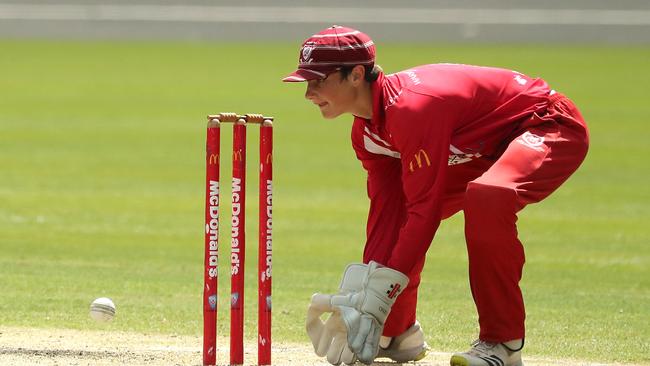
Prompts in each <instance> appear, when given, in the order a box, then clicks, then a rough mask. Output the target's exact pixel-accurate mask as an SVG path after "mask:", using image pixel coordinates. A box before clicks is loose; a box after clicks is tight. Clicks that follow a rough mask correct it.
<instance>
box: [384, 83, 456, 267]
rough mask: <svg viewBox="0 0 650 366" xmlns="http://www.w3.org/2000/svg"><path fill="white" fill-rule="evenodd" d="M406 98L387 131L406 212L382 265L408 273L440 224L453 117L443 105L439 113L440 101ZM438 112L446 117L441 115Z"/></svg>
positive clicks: (447, 107)
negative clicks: (398, 169) (396, 153)
mask: <svg viewBox="0 0 650 366" xmlns="http://www.w3.org/2000/svg"><path fill="white" fill-rule="evenodd" d="M405 97H407V96H406V95H403V96H402V98H405ZM407 98H408V105H406V106H404V107H400V108H396V109H395V110H394V111H392V114H393V117H392V118H391V119H390V120H391V122H390V123H389V124H388V126H387V127H388V130H389V133H390V134H391V135H392V139H393V143H394V146H395V148H396V149H397V150H398V151H399V152H400V154H401V181H402V187H403V192H404V195H405V199H406V210H407V216H406V223H405V225H404V226H403V227H402V228H401V229H400V231H399V236H398V239H397V242H396V244H395V245H394V247H393V250H392V253H391V255H390V259H389V261H388V263H387V265H388V266H389V267H391V268H394V269H396V270H398V271H400V272H403V273H409V272H410V270H411V268H412V267H413V266H414V265H415V263H416V262H418V261H419V260H420V259H421V258H422V257H424V256H425V255H426V252H427V250H428V249H429V246H430V245H431V241H432V240H433V236H434V234H435V232H436V230H437V229H438V226H439V225H440V220H441V202H440V199H441V197H442V192H444V187H443V184H444V180H445V176H444V175H445V172H446V170H447V160H448V156H449V143H450V135H451V126H452V120H453V119H454V118H455V116H454V115H453V113H449V112H450V108H449V106H448V105H447V106H445V108H442V107H443V105H442V104H443V102H442V101H441V100H440V99H437V98H435V97H431V96H426V95H420V94H415V93H413V94H410V95H408V97H407ZM442 110H445V111H448V112H447V113H448V114H443V113H441V112H440V111H442Z"/></svg>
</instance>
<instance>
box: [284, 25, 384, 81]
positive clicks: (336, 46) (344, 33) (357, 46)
mask: <svg viewBox="0 0 650 366" xmlns="http://www.w3.org/2000/svg"><path fill="white" fill-rule="evenodd" d="M374 64H375V44H374V43H373V42H372V39H370V37H368V35H367V34H365V33H363V32H360V31H358V30H356V29H352V28H347V27H341V26H338V25H333V26H331V27H329V28H327V29H324V30H322V31H320V32H318V33H316V34H314V35H313V36H311V37H309V38H307V40H305V42H304V43H303V44H302V47H300V55H299V58H298V70H296V71H294V72H292V73H291V74H289V75H288V76H287V77H285V78H284V79H282V81H286V82H296V81H307V80H314V79H322V78H324V77H326V76H327V75H328V74H329V73H331V72H334V71H336V69H338V68H340V67H341V66H355V65H368V66H373V65H374Z"/></svg>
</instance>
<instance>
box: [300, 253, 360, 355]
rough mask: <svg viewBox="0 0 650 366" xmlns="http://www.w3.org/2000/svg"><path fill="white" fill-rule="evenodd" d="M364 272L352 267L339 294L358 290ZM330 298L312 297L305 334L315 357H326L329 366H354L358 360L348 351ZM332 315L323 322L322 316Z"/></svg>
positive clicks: (342, 324)
mask: <svg viewBox="0 0 650 366" xmlns="http://www.w3.org/2000/svg"><path fill="white" fill-rule="evenodd" d="M366 273H367V265H365V264H351V265H349V266H348V267H347V268H346V269H345V272H344V274H343V280H342V281H341V284H340V285H339V295H346V294H349V293H351V292H352V291H359V290H361V287H362V286H361V285H362V282H363V280H364V278H365V276H366ZM331 297H332V295H323V294H314V295H313V296H312V299H311V303H310V305H309V308H308V309H307V321H306V328H307V335H309V338H310V339H311V342H312V344H313V346H314V351H315V353H316V355H318V356H320V357H323V356H327V361H328V362H329V363H331V364H332V365H340V364H341V363H345V364H347V365H351V364H354V363H355V362H356V360H357V358H356V356H355V355H354V353H353V352H352V351H351V350H350V347H349V346H348V340H347V328H346V326H345V323H344V322H343V319H342V318H341V313H340V311H339V310H338V309H336V308H333V307H332V305H331ZM326 312H330V313H332V314H331V315H330V316H329V318H328V319H327V321H325V322H323V321H322V320H321V316H322V315H323V314H324V313H326Z"/></svg>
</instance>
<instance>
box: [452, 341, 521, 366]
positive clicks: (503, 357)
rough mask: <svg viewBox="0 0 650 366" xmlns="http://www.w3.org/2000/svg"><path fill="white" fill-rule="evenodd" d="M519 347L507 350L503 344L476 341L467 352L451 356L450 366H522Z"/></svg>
mask: <svg viewBox="0 0 650 366" xmlns="http://www.w3.org/2000/svg"><path fill="white" fill-rule="evenodd" d="M523 346H524V344H523V341H521V347H519V348H517V349H511V348H508V347H507V346H506V345H504V344H503V343H489V342H485V341H482V340H480V339H479V340H477V341H475V342H474V343H473V344H472V348H470V350H469V351H467V352H463V353H456V354H454V355H453V356H451V361H450V365H451V366H524V364H523V362H522V361H521V349H522V348H523Z"/></svg>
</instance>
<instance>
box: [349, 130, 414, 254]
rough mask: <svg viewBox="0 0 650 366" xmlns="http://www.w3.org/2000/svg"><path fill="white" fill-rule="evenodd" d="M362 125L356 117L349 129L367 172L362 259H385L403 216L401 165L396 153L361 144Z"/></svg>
mask: <svg viewBox="0 0 650 366" xmlns="http://www.w3.org/2000/svg"><path fill="white" fill-rule="evenodd" d="M363 127H364V124H363V122H362V121H360V120H357V121H355V124H354V127H353V131H352V146H353V147H354V150H355V152H356V154H357V158H358V159H359V160H360V161H361V164H362V165H363V167H364V169H365V170H366V171H367V172H368V178H367V190H368V198H369V199H370V209H369V212H368V221H367V225H366V245H365V247H364V252H363V261H364V263H368V262H370V261H371V260H374V261H377V262H379V263H387V262H388V259H389V258H390V256H391V254H392V250H393V247H394V246H395V242H397V238H398V235H399V230H400V228H401V227H402V225H403V224H404V220H405V217H406V208H405V199H404V193H403V192H402V180H401V170H402V168H401V167H402V165H401V163H400V160H399V159H398V158H396V157H391V156H387V155H379V154H373V153H370V152H368V151H367V150H366V149H365V147H364V145H363V139H364V135H363Z"/></svg>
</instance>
